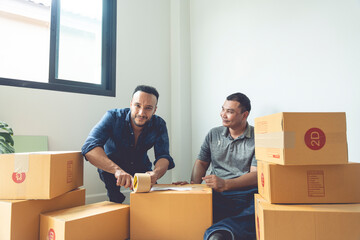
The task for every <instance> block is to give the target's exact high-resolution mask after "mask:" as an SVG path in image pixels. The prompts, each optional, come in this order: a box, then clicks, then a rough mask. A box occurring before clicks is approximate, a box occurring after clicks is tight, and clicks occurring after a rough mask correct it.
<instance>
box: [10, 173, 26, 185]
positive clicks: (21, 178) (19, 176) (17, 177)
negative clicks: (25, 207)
mask: <svg viewBox="0 0 360 240" xmlns="http://www.w3.org/2000/svg"><path fill="white" fill-rule="evenodd" d="M25 178H26V174H25V173H24V172H22V173H18V172H14V173H13V174H12V180H13V181H14V182H16V183H22V182H23V181H25Z"/></svg>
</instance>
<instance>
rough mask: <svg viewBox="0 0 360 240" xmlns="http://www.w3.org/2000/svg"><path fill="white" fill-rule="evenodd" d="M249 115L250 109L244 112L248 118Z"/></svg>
mask: <svg viewBox="0 0 360 240" xmlns="http://www.w3.org/2000/svg"><path fill="white" fill-rule="evenodd" d="M248 116H249V111H246V112H244V117H245V118H246V119H247V117H248Z"/></svg>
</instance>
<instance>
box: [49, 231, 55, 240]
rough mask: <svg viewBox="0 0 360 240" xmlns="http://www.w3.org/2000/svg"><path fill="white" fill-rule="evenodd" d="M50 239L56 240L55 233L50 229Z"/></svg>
mask: <svg viewBox="0 0 360 240" xmlns="http://www.w3.org/2000/svg"><path fill="white" fill-rule="evenodd" d="M48 239H49V240H55V231H54V229H52V228H50V230H49V232H48Z"/></svg>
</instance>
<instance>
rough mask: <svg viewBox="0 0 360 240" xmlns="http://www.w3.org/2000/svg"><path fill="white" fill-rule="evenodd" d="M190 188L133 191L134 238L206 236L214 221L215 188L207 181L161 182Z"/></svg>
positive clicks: (156, 238)
mask: <svg viewBox="0 0 360 240" xmlns="http://www.w3.org/2000/svg"><path fill="white" fill-rule="evenodd" d="M154 186H155V187H158V188H168V187H169V188H178V189H179V188H180V189H181V188H183V187H186V188H188V189H189V190H182V191H176V190H167V191H152V192H149V193H134V192H132V193H131V194H130V206H131V209H130V238H131V240H137V239H140V240H144V239H146V240H152V239H153V240H162V239H164V240H170V239H171V240H175V239H179V240H183V239H187V240H191V239H196V240H198V239H202V238H203V235H204V233H205V230H206V229H207V228H208V227H210V226H211V225H212V191H211V189H210V188H208V187H207V186H206V185H202V184H192V185H184V186H176V185H166V184H158V185H154Z"/></svg>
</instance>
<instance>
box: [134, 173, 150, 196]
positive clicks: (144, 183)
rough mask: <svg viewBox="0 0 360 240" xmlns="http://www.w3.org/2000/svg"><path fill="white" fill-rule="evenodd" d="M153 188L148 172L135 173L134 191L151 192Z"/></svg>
mask: <svg viewBox="0 0 360 240" xmlns="http://www.w3.org/2000/svg"><path fill="white" fill-rule="evenodd" d="M150 189H151V177H150V174H147V173H135V176H134V192H136V193H137V192H149V191H150Z"/></svg>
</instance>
